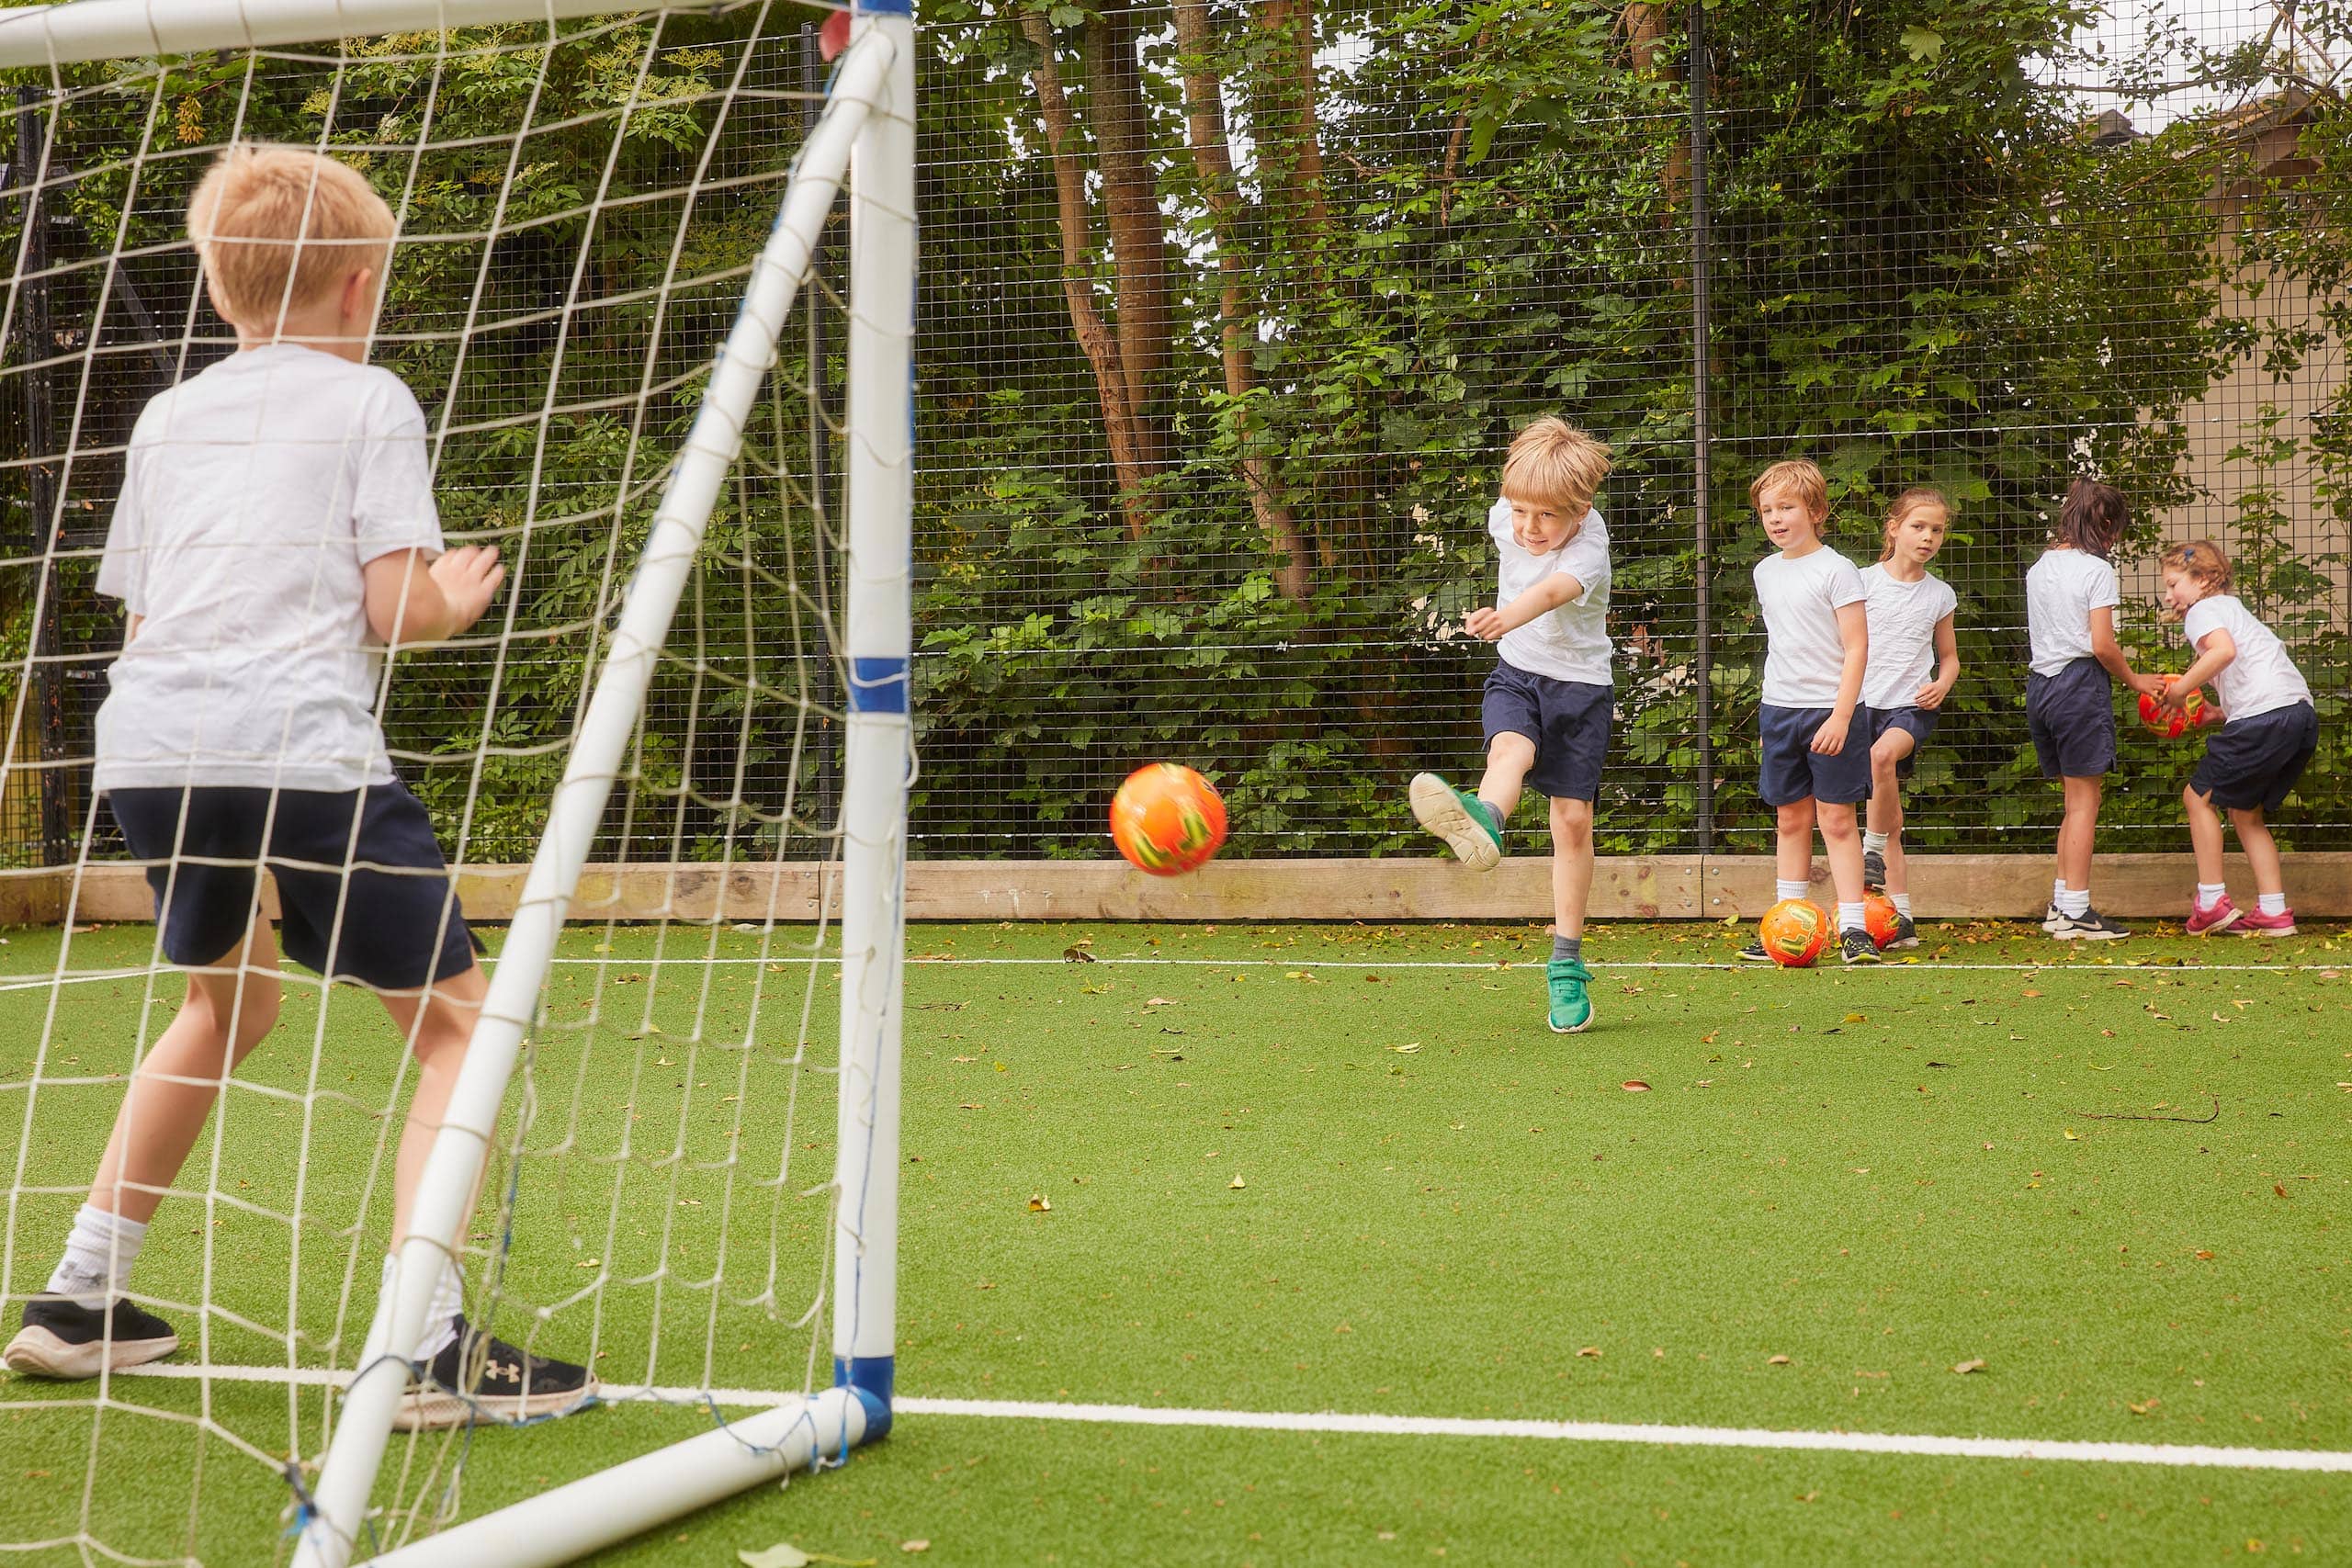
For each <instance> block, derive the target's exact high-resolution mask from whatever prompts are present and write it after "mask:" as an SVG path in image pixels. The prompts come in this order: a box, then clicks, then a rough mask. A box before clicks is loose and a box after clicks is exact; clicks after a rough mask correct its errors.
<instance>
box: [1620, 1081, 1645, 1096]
mask: <svg viewBox="0 0 2352 1568" xmlns="http://www.w3.org/2000/svg"><path fill="white" fill-rule="evenodd" d="M1617 1087H1618V1088H1619V1089H1623V1090H1625V1091H1626V1092H1627V1093H1629V1094H1647V1093H1648V1092H1649V1088H1650V1086H1649V1085H1647V1084H1645V1083H1644V1082H1643V1081H1642V1080H1641V1079H1639V1078H1627V1079H1626V1080H1625V1081H1624V1082H1623V1083H1621V1084H1619V1085H1618V1086H1617Z"/></svg>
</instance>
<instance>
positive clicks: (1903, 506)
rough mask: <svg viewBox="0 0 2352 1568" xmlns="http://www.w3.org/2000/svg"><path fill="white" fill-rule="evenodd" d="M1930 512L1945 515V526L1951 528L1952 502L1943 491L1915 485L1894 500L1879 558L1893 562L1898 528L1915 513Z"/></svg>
mask: <svg viewBox="0 0 2352 1568" xmlns="http://www.w3.org/2000/svg"><path fill="white" fill-rule="evenodd" d="M1929 510H1933V511H1937V512H1940V513H1943V514H1944V525H1945V526H1947V527H1949V526H1951V502H1950V501H1949V500H1947V499H1946V498H1945V496H1944V492H1943V491H1939V490H1936V489H1933V488H1931V487H1930V486H1928V485H1915V486H1913V487H1912V488H1911V489H1909V490H1906V491H1904V492H1903V493H1902V494H1901V495H1898V496H1896V497H1895V498H1894V505H1893V506H1890V507H1888V508H1887V509H1886V535H1885V537H1884V538H1883V540H1881V542H1880V545H1879V552H1878V558H1879V559H1881V560H1893V559H1894V531H1895V530H1896V529H1897V528H1900V527H1902V526H1903V525H1904V524H1905V522H1907V521H1909V520H1910V517H1911V514H1912V513H1915V512H1927V511H1929Z"/></svg>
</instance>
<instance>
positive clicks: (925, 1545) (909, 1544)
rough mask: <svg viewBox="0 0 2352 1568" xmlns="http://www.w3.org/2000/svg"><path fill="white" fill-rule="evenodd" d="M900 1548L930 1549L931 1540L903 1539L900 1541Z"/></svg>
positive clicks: (905, 1549) (907, 1549) (908, 1549)
mask: <svg viewBox="0 0 2352 1568" xmlns="http://www.w3.org/2000/svg"><path fill="white" fill-rule="evenodd" d="M930 1550H931V1542H929V1541H927V1540H902V1541H900V1542H899V1551H930Z"/></svg>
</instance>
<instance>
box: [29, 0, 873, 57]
mask: <svg viewBox="0 0 2352 1568" xmlns="http://www.w3.org/2000/svg"><path fill="white" fill-rule="evenodd" d="M628 9H629V7H628V6H627V5H616V4H615V3H614V0H367V3H366V4H365V5H356V4H354V3H353V0H71V3H70V4H59V5H50V6H25V7H22V8H21V9H11V10H9V11H7V12H6V13H5V14H0V67H32V66H42V65H72V64H78V63H82V62H88V61H95V60H118V59H121V58H123V57H124V56H126V55H130V56H136V55H141V54H194V53H198V52H200V51H208V50H215V49H276V48H283V47H285V46H288V45H291V44H301V43H316V42H318V41H319V40H320V39H334V38H338V37H342V36H345V35H347V34H349V33H350V32H352V31H354V30H355V29H357V28H362V27H364V28H365V30H366V31H367V32H368V33H369V34H378V33H399V32H446V31H447V30H449V29H451V28H473V27H484V26H490V25H494V24H498V23H508V22H537V21H546V22H560V21H569V20H572V19H575V18H578V17H604V16H611V15H612V14H613V13H614V12H616V11H627V10H628ZM861 9H864V10H866V11H869V12H871V11H885V10H888V9H891V7H889V6H874V5H867V6H863V7H861Z"/></svg>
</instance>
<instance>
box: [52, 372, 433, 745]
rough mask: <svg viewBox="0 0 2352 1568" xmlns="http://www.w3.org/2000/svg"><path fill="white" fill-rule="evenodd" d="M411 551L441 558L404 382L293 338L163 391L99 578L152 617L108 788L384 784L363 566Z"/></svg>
mask: <svg viewBox="0 0 2352 1568" xmlns="http://www.w3.org/2000/svg"><path fill="white" fill-rule="evenodd" d="M405 549H417V550H423V551H425V552H427V553H428V554H438V553H439V551H440V549H441V527H440V523H439V520H438V518H437V517H436V516H435V512H434V507H433V479H432V473H431V468H430V461H429V451H428V448H427V445H426V440H425V429H424V412H423V411H422V410H420V409H419V408H418V407H417V405H416V399H415V397H414V396H413V395H412V394H411V393H410V391H409V389H408V388H407V387H406V386H405V385H403V384H402V383H401V378H399V377H397V376H395V375H393V374H392V373H391V372H390V371H389V370H384V369H380V368H377V367H370V366H364V365H354V364H352V363H350V362H349V361H348V360H344V359H338V358H336V357H335V356H334V355H330V354H324V353H322V352H320V351H319V350H317V349H311V348H300V347H296V346H294V345H292V344H273V345H271V346H268V347H265V348H257V349H249V350H246V351H244V352H242V353H238V354H234V355H230V356H229V357H228V358H227V359H224V360H222V361H221V362H220V363H219V364H218V365H215V366H212V367H210V368H209V369H207V370H205V371H203V372H202V373H200V374H198V375H197V376H194V377H191V378H189V379H188V380H187V381H185V382H182V383H181V384H180V385H179V386H176V387H174V388H172V389H169V390H167V391H164V392H162V393H159V394H157V396H156V397H155V399H154V400H153V401H152V402H150V403H149V404H148V405H147V407H146V409H145V411H144V412H141V414H140V416H139V423H138V426H137V428H136V429H135V430H133V432H132V433H131V437H130V454H129V458H128V461H127V465H126V468H125V473H124V479H123V486H122V496H121V499H120V500H119V501H118V502H116V503H115V512H114V520H113V523H112V525H111V526H110V527H109V528H108V530H107V547H106V553H105V555H104V556H103V557H102V558H100V560H99V564H98V583H97V586H98V592H101V593H103V594H106V595H107V596H108V597H111V598H117V599H120V600H121V601H122V602H123V604H124V605H125V607H126V608H128V609H129V610H130V613H131V614H132V615H138V616H141V617H143V619H142V620H141V625H140V627H139V631H138V634H137V636H135V637H132V638H131V640H130V643H129V644H128V645H127V646H125V648H124V649H123V650H122V654H121V656H120V657H119V658H118V659H117V660H115V663H114V670H113V676H112V678H113V689H112V691H111V693H110V694H108V696H107V700H106V704H105V705H104V706H103V707H101V708H100V709H99V710H98V719H97V766H96V787H97V788H99V789H133V788H141V787H156V786H161V787H176V786H179V785H183V784H242V785H247V786H258V787H265V788H266V787H269V786H272V785H275V786H277V787H278V788H281V789H304V790H333V791H344V790H355V789H358V788H360V787H362V786H363V785H367V784H387V783H390V780H391V777H392V769H391V761H390V758H389V757H387V756H386V755H385V751H384V736H383V731H382V730H381V728H379V726H378V725H377V722H376V717H375V713H374V708H375V705H376V687H377V682H378V679H379V673H380V671H381V669H382V659H383V652H382V649H381V647H380V645H377V644H376V642H375V638H374V637H372V636H371V634H370V633H369V631H368V614H367V597H366V585H365V581H364V579H363V578H362V576H361V571H360V569H361V568H362V567H364V566H366V565H367V563H368V562H369V561H371V560H373V559H375V558H377V557H379V556H382V555H388V554H390V553H391V552H392V551H394V550H405Z"/></svg>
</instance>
